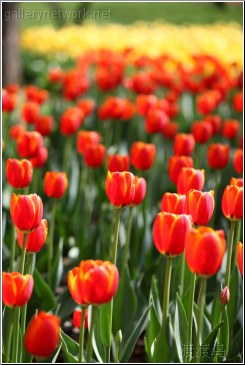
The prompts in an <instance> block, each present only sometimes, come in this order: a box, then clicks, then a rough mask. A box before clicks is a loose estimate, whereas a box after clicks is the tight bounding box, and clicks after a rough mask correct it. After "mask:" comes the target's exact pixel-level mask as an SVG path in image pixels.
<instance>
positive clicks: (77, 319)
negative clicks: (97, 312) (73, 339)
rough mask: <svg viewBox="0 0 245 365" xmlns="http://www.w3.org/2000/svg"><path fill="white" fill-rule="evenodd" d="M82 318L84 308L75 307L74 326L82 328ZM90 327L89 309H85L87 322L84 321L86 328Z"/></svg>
mask: <svg viewBox="0 0 245 365" xmlns="http://www.w3.org/2000/svg"><path fill="white" fill-rule="evenodd" d="M81 320H82V310H81V309H75V310H74V312H73V319H72V321H73V325H74V327H77V328H80V326H81ZM87 328H88V310H87V309H85V322H84V329H87Z"/></svg>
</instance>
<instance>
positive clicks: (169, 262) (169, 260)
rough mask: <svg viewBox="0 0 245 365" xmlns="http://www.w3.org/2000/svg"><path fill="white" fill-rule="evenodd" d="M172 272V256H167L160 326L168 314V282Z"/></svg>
mask: <svg viewBox="0 0 245 365" xmlns="http://www.w3.org/2000/svg"><path fill="white" fill-rule="evenodd" d="M171 273H172V258H171V257H167V265H166V272H165V281H164V290H163V306H162V327H163V326H164V324H165V323H166V320H167V317H168V314H169V297H170V283H171Z"/></svg>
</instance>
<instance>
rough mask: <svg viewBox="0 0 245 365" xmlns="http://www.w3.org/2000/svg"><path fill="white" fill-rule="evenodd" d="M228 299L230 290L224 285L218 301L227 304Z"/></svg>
mask: <svg viewBox="0 0 245 365" xmlns="http://www.w3.org/2000/svg"><path fill="white" fill-rule="evenodd" d="M229 300H230V290H229V287H228V286H226V287H224V289H222V291H221V293H220V296H219V301H220V304H223V305H227V304H228V303H229Z"/></svg>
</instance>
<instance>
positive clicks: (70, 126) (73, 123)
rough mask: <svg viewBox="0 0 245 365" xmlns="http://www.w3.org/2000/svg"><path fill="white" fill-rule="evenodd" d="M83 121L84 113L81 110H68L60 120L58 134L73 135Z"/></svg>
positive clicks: (74, 108)
mask: <svg viewBox="0 0 245 365" xmlns="http://www.w3.org/2000/svg"><path fill="white" fill-rule="evenodd" d="M83 121H84V113H83V112H82V110H81V109H79V108H76V107H73V108H68V109H67V110H66V111H65V112H64V113H63V115H62V116H61V118H60V133H61V134H63V135H72V134H75V133H76V132H77V131H78V129H79V128H80V126H81V124H82V123H83Z"/></svg>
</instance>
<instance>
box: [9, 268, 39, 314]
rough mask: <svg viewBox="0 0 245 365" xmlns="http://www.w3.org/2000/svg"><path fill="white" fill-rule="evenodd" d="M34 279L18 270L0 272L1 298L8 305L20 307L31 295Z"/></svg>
mask: <svg viewBox="0 0 245 365" xmlns="http://www.w3.org/2000/svg"><path fill="white" fill-rule="evenodd" d="M33 285H34V281H33V278H32V276H31V275H29V274H27V275H21V274H20V273H19V272H11V273H6V272H3V273H2V300H3V303H4V304H5V305H7V306H8V307H22V306H23V305H25V304H26V303H27V302H28V300H29V299H30V297H31V294H32V290H33Z"/></svg>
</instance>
